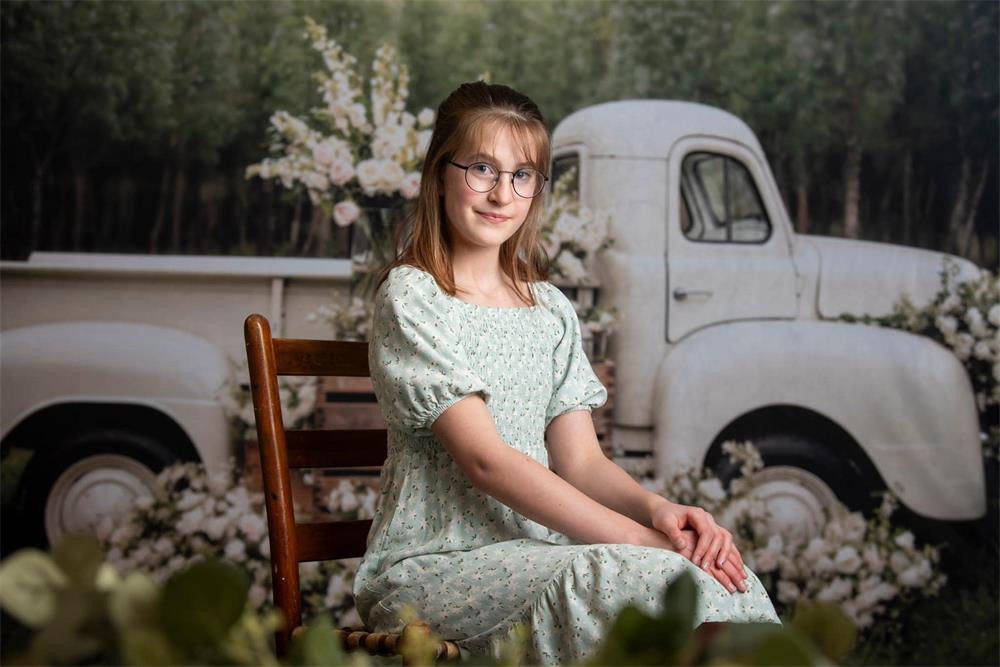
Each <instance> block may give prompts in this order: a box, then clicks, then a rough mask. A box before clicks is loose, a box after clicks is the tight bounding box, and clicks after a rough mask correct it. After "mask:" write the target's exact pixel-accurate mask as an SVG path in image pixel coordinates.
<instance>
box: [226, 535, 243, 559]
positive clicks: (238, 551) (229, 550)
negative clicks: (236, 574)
mask: <svg viewBox="0 0 1000 667" xmlns="http://www.w3.org/2000/svg"><path fill="white" fill-rule="evenodd" d="M224 553H225V556H226V558H228V559H229V560H232V561H237V562H239V561H242V560H243V559H244V558H246V555H247V545H246V544H244V543H243V540H229V544H227V545H226V550H225V552H224Z"/></svg>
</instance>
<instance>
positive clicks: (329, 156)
mask: <svg viewBox="0 0 1000 667" xmlns="http://www.w3.org/2000/svg"><path fill="white" fill-rule="evenodd" d="M336 155H337V150H336V148H334V146H333V144H331V143H330V142H329V141H324V142H322V143H319V144H316V145H315V146H314V147H313V151H312V156H313V160H315V161H316V162H317V163H318V164H321V165H323V166H326V165H328V164H330V163H331V162H333V159H334V158H335V157H336Z"/></svg>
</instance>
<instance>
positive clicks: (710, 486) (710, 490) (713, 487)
mask: <svg viewBox="0 0 1000 667" xmlns="http://www.w3.org/2000/svg"><path fill="white" fill-rule="evenodd" d="M698 494H699V495H700V496H702V497H704V498H707V499H709V500H714V501H716V502H718V501H720V500H725V499H726V490H725V489H724V488H722V482H720V481H719V480H718V478H716V477H711V478H709V479H703V480H702V481H700V482H698Z"/></svg>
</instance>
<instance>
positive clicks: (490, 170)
mask: <svg viewBox="0 0 1000 667" xmlns="http://www.w3.org/2000/svg"><path fill="white" fill-rule="evenodd" d="M512 178H513V181H514V192H516V193H517V194H519V195H520V196H522V197H534V196H535V195H537V194H538V193H539V192H541V191H542V188H543V187H544V186H545V179H543V178H542V174H541V173H540V172H539V171H538V170H536V169H532V168H530V167H522V168H521V169H518V170H517V171H515V172H514V174H513V176H512ZM465 180H466V182H467V183H468V184H469V187H470V188H472V189H473V190H475V191H476V192H489V191H490V190H492V189H493V188H494V187H495V186H496V184H497V183H498V182H499V180H500V171H499V170H498V169H497V168H496V167H494V166H493V165H491V164H489V163H488V162H476V163H475V164H471V165H469V168H468V169H466V170H465Z"/></svg>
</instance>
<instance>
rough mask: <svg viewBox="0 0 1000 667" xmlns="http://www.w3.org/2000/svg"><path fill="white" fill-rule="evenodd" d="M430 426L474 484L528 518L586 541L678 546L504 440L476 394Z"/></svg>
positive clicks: (664, 546)
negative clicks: (597, 499) (591, 495)
mask: <svg viewBox="0 0 1000 667" xmlns="http://www.w3.org/2000/svg"><path fill="white" fill-rule="evenodd" d="M432 430H433V431H434V433H435V435H436V436H437V437H438V439H439V440H440V441H441V443H442V444H443V445H444V447H445V449H447V450H448V452H449V453H450V454H451V456H452V458H453V459H454V460H455V463H456V464H457V465H458V467H459V468H460V469H461V470H462V472H464V473H465V474H466V476H467V477H468V478H469V480H470V481H471V482H472V484H473V486H475V487H476V488H477V489H479V490H481V491H483V492H484V493H487V494H489V495H490V496H493V497H494V498H496V499H497V500H499V501H500V502H502V503H504V504H505V505H507V506H508V507H510V508H511V509H513V510H514V511H516V512H519V513H520V514H522V515H524V516H526V517H527V518H529V519H531V520H532V521H537V522H538V523H540V524H542V525H543V526H546V527H548V528H550V529H552V530H555V531H558V532H560V533H563V534H564V535H567V536H568V537H571V538H572V539H574V540H576V541H578V542H581V543H585V544H635V545H639V546H653V547H660V548H664V549H671V550H672V551H678V550H679V549H678V548H675V547H674V545H673V544H672V543H671V542H670V540H669V539H667V537H666V535H664V534H663V533H661V532H659V531H657V530H654V529H653V528H651V527H649V526H644V525H642V524H640V523H639V522H637V521H635V520H634V519H632V518H630V517H628V516H625V515H623V514H620V513H619V512H617V511H615V510H613V509H611V508H609V507H607V506H605V505H602V504H601V503H600V502H597V501H596V500H594V499H593V498H590V497H588V496H587V495H586V494H585V493H583V492H581V491H580V490H579V489H577V488H574V487H573V486H572V485H571V484H570V483H568V482H567V481H566V480H564V479H562V478H561V477H559V476H558V475H556V474H555V473H553V472H552V471H551V470H549V469H548V468H546V467H545V466H543V465H541V464H540V463H538V461H536V460H534V459H533V458H531V457H530V456H528V455H526V454H523V453H521V452H519V451H517V450H516V449H514V448H513V447H510V446H509V445H507V443H505V442H504V441H503V439H502V438H501V437H500V434H499V433H497V430H496V425H495V424H494V422H493V416H492V415H491V414H490V412H489V409H488V408H487V407H486V404H485V403H484V402H483V399H482V397H480V396H478V395H475V394H473V395H470V396H467V397H465V398H463V399H462V400H460V401H458V402H457V403H455V404H454V405H452V406H451V407H449V408H448V409H447V410H445V411H444V412H443V413H442V414H441V416H440V417H438V418H437V420H436V421H435V422H434V424H433V426H432Z"/></svg>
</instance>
